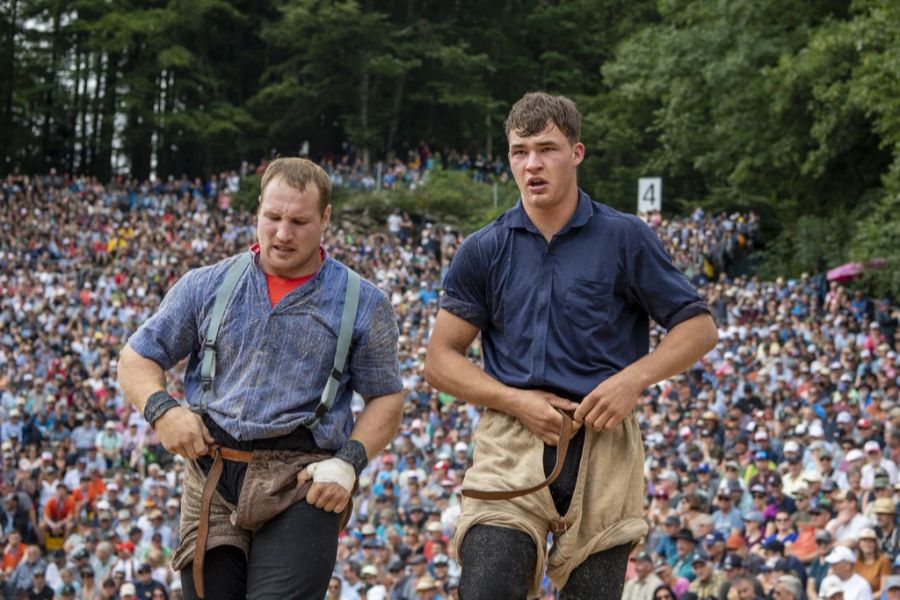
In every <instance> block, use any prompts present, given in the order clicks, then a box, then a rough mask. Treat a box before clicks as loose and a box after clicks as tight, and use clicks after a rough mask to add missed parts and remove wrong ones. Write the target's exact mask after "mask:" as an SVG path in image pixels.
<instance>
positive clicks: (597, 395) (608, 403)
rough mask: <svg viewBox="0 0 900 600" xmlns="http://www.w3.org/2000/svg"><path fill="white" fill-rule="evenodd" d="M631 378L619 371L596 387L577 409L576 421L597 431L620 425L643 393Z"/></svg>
mask: <svg viewBox="0 0 900 600" xmlns="http://www.w3.org/2000/svg"><path fill="white" fill-rule="evenodd" d="M629 379H630V378H628V377H623V376H622V373H618V374H616V375H613V376H612V377H610V378H609V379H607V380H605V381H604V382H603V383H601V384H600V385H598V386H597V387H595V388H594V389H593V390H592V391H591V393H589V394H588V395H587V396H585V397H584V399H583V400H582V401H581V404H579V405H578V408H577V409H575V421H576V422H578V423H584V424H585V425H586V426H588V427H592V428H593V429H594V430H595V431H603V430H604V429H607V430H608V429H612V428H613V427H615V426H616V425H618V424H619V423H620V422H621V421H622V419H624V418H625V417H626V416H628V413H630V412H631V411H632V409H633V408H634V405H635V404H637V401H638V398H639V397H640V394H641V390H640V389H637V387H636V386H635V384H634V382H633V381H629Z"/></svg>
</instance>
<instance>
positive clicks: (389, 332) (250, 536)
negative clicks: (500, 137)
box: [119, 158, 402, 600]
mask: <svg viewBox="0 0 900 600" xmlns="http://www.w3.org/2000/svg"><path fill="white" fill-rule="evenodd" d="M330 194H331V182H330V180H329V178H328V176H327V174H326V173H325V172H324V171H323V170H322V169H321V168H319V167H318V166H316V165H314V164H313V163H311V162H309V161H307V160H305V159H297V158H291V159H278V160H276V161H274V162H272V163H271V164H270V165H269V167H268V168H267V170H266V172H265V174H264V175H263V178H262V182H261V191H260V206H259V213H258V225H257V233H258V238H259V243H258V244H256V245H255V246H254V247H253V248H252V249H251V252H253V260H252V262H251V263H250V266H249V267H247V269H246V270H245V271H244V272H243V274H242V275H241V276H240V278H239V279H238V281H237V284H236V285H235V287H234V291H233V292H232V294H231V297H230V301H229V303H228V305H227V309H226V312H225V315H224V319H223V320H222V323H221V327H220V329H219V335H218V339H217V341H216V344H215V347H216V370H215V377H214V379H213V381H212V384H211V386H210V387H209V389H208V391H206V392H205V391H204V389H203V386H202V385H201V362H202V359H203V342H204V338H205V336H206V333H207V329H208V328H209V324H210V320H211V312H212V309H213V305H214V303H215V299H216V292H217V290H218V289H219V287H220V286H221V285H222V282H223V280H224V279H225V276H226V273H227V272H228V270H229V267H230V266H231V265H232V264H233V263H234V262H235V261H236V260H238V257H231V258H229V259H226V260H224V261H222V262H220V263H217V264H214V265H211V266H208V267H203V268H200V269H195V270H192V271H190V272H188V273H187V274H186V275H185V276H184V277H182V279H181V280H180V281H178V283H176V284H175V285H174V286H173V287H172V289H171V290H170V291H169V293H168V294H167V295H166V298H165V299H164V300H163V302H162V304H161V305H160V308H159V310H158V311H157V313H156V314H155V315H154V316H153V317H152V318H150V319H149V320H148V321H147V322H146V323H144V324H143V325H142V326H141V328H140V329H139V330H138V331H137V332H136V333H135V334H134V335H133V336H131V338H130V339H129V340H128V344H127V345H126V347H125V348H124V349H123V351H122V353H121V357H120V362H119V380H120V383H121V385H122V389H123V390H124V392H125V395H126V397H127V398H128V400H129V401H130V402H131V403H132V404H134V405H135V406H136V407H137V408H138V409H139V410H141V411H142V413H143V414H144V417H145V418H146V419H147V420H148V422H150V424H151V425H152V426H153V427H154V429H155V430H156V431H157V433H158V434H159V437H160V440H161V442H162V443H163V445H164V446H165V447H166V448H167V449H168V450H170V451H172V452H176V453H178V454H180V455H182V456H184V457H185V458H189V459H195V460H194V461H193V462H190V461H189V467H190V468H189V469H188V470H187V475H186V480H185V486H184V487H185V494H184V497H183V499H182V501H183V507H182V523H181V537H182V544H181V546H180V547H179V548H178V550H177V551H176V553H175V555H174V556H173V567H174V568H176V569H180V570H181V571H182V581H183V584H184V589H185V597H186V598H199V597H206V598H215V599H217V600H218V599H220V598H244V597H256V596H258V595H266V597H269V596H270V595H273V596H272V597H284V598H288V597H290V598H300V597H302V598H314V597H319V598H321V597H323V596H324V595H325V591H326V589H327V585H328V580H329V576H330V574H331V571H332V569H333V567H334V561H335V557H336V551H337V533H338V530H339V529H340V523H341V520H340V517H341V516H342V515H346V513H347V511H348V510H349V507H348V501H349V498H350V494H351V491H352V489H353V486H354V483H355V479H356V476H358V474H359V472H360V471H361V470H362V469H363V468H364V467H365V465H366V462H367V461H368V458H369V457H371V456H373V455H375V454H376V453H377V452H379V451H381V450H382V449H383V448H384V447H385V446H386V445H387V444H388V443H389V442H390V441H391V440H392V439H393V437H394V436H395V434H396V431H397V428H398V427H399V422H400V417H401V408H402V396H401V394H400V391H401V389H402V384H401V380H400V373H399V361H398V359H397V338H398V328H397V323H396V319H395V317H394V314H393V310H392V307H391V304H390V302H389V300H388V299H387V297H386V296H385V295H384V294H383V293H382V292H381V291H380V290H378V289H377V288H375V286H373V285H372V284H371V283H369V282H367V281H362V282H361V286H360V294H359V308H358V310H357V313H356V318H355V321H354V323H353V328H352V336H351V338H350V339H351V343H350V350H349V353H348V355H347V363H346V367H345V368H344V369H343V371H342V372H341V373H340V378H339V387H338V391H337V394H336V397H335V401H334V403H333V405H332V407H331V408H330V410H328V411H327V412H325V413H324V415H322V416H321V418H320V419H318V420H317V421H315V422H314V423H313V421H314V418H313V417H314V414H315V411H316V408H317V407H318V406H319V403H320V398H321V396H322V390H323V388H324V387H325V384H326V381H327V380H328V378H329V376H330V375H331V374H332V370H333V367H334V359H335V350H336V347H337V342H338V333H339V330H340V327H341V317H342V309H343V304H344V298H345V292H346V288H347V281H348V271H347V269H346V268H345V267H344V266H343V265H341V264H340V263H339V262H338V261H336V260H334V259H332V258H330V257H329V256H327V254H326V253H325V251H324V249H323V248H321V246H320V241H321V235H322V233H323V232H324V231H325V228H326V227H327V226H328V222H329V218H330V215H331V206H330ZM185 358H187V359H188V364H187V369H186V372H185V381H184V388H185V400H186V402H187V405H188V406H187V407H185V406H182V405H179V403H178V402H176V401H175V400H174V399H172V397H171V396H170V395H169V394H168V393H167V392H166V390H165V375H164V373H165V371H166V370H168V369H170V368H172V367H173V366H175V365H176V364H177V363H178V362H179V361H181V360H183V359H185ZM353 392H356V393H358V394H360V395H361V396H363V398H365V400H366V408H365V409H364V410H363V412H362V413H361V414H360V415H359V418H358V419H357V420H356V422H354V420H353V417H352V413H351V410H350V402H351V398H352V395H353ZM201 398H202V401H201ZM204 408H205V410H204ZM212 445H217V446H221V447H225V448H230V449H234V450H240V451H252V452H253V453H254V456H255V457H258V456H260V455H261V452H270V453H271V452H274V453H276V454H274V455H271V456H276V455H277V458H276V460H274V462H272V461H270V462H269V463H267V465H268V466H271V465H272V464H275V467H273V468H280V467H278V464H281V462H284V461H283V460H282V458H281V457H283V456H290V457H297V456H299V457H300V458H299V460H300V463H299V464H301V465H303V466H301V467H300V471H299V474H297V475H296V478H297V486H290V485H289V486H287V487H288V492H291V493H293V492H292V490H293V489H294V488H298V489H300V490H301V491H300V492H298V494H299V495H301V496H302V495H303V494H304V493H305V499H301V500H299V501H296V502H294V503H292V504H291V505H290V506H289V507H288V508H287V509H285V510H283V511H282V512H280V513H279V514H277V515H275V516H274V517H272V518H271V519H269V520H267V521H266V522H265V523H264V524H262V525H261V527H259V528H258V529H256V528H250V530H248V529H241V528H240V527H238V526H236V525H235V524H234V521H235V517H234V516H233V515H237V514H238V513H242V511H243V513H247V514H251V513H252V512H253V510H254V509H255V507H254V506H247V504H246V503H245V502H244V499H245V498H248V497H255V496H253V495H252V494H253V493H254V489H248V488H253V487H254V486H257V487H265V485H263V484H266V485H268V484H270V483H271V480H270V479H264V480H262V481H261V480H259V478H258V477H255V476H254V475H251V472H253V473H257V472H258V471H254V469H255V468H256V467H254V463H253V462H251V463H250V464H249V466H248V464H246V463H244V462H237V461H231V460H225V461H224V466H223V467H222V469H223V470H222V474H221V479H220V480H219V484H218V486H217V487H216V492H218V493H216V494H213V499H212V501H211V504H210V507H209V509H208V514H209V517H208V520H209V529H208V539H207V541H206V544H205V549H206V552H205V554H204V553H203V552H200V553H199V554H197V555H194V554H193V553H194V551H195V547H196V546H198V545H201V544H200V543H196V544H195V542H196V541H197V539H198V534H197V530H198V525H197V521H199V520H200V517H198V516H197V514H199V509H198V507H199V506H200V502H201V500H200V494H199V490H200V488H201V487H202V486H203V481H204V480H205V479H206V474H207V473H209V472H210V469H211V468H213V461H212V460H211V459H210V457H209V456H206V455H207V453H208V452H209V450H210V447H211V446H212ZM285 452H287V453H289V454H287V455H286V454H284V453H285ZM278 453H281V454H278ZM332 455H333V456H332ZM266 456H270V455H266ZM311 457H312V458H311ZM226 458H227V456H226ZM252 460H256V458H254V459H252ZM267 460H268V459H267ZM290 460H293V459H288V462H290ZM279 461H281V462H279ZM294 464H298V463H297V462H296V461H295V463H294ZM313 465H314V466H315V469H314V468H313ZM264 466H265V465H264ZM268 466H266V468H268ZM304 466H305V467H306V468H304ZM265 472H266V473H268V474H269V475H267V476H266V477H269V476H270V475H271V473H274V472H275V471H265ZM288 476H289V477H294V476H295V475H292V474H291V473H288ZM310 480H311V485H310ZM306 488H308V491H305V492H303V491H302V490H305V489H306ZM293 498H296V495H295V496H292V499H293ZM239 500H240V501H239ZM292 502H293V500H292ZM243 513H242V514H243ZM266 514H267V515H268V513H266ZM251 516H252V515H251ZM238 520H240V518H239V517H238ZM205 535H206V534H204V537H205ZM201 539H202V538H201ZM192 558H194V561H193V562H195V563H197V564H198V565H200V568H199V573H198V575H200V577H199V585H196V584H197V583H198V581H195V579H197V578H196V577H195V576H194V575H193V574H192V569H191V562H192ZM194 566H195V567H196V565H194ZM288 574H290V576H289V577H288V576H287V575H288ZM204 588H205V590H204Z"/></svg>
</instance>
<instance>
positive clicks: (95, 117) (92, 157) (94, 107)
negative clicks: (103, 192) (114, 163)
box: [88, 53, 109, 175]
mask: <svg viewBox="0 0 900 600" xmlns="http://www.w3.org/2000/svg"><path fill="white" fill-rule="evenodd" d="M96 56H97V58H96V60H95V62H94V73H95V74H96V77H97V82H96V85H95V86H94V97H93V99H92V101H91V146H90V148H89V151H88V164H89V165H90V172H91V174H93V175H99V173H98V172H97V169H98V164H99V157H98V152H99V151H100V128H101V123H100V121H101V118H102V117H101V114H100V110H101V107H102V106H103V96H102V92H101V90H104V89H105V85H106V68H105V67H106V65H107V64H108V62H109V57H108V56H105V55H104V54H100V53H98V54H97V55H96Z"/></svg>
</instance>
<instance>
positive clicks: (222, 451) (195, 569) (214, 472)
mask: <svg viewBox="0 0 900 600" xmlns="http://www.w3.org/2000/svg"><path fill="white" fill-rule="evenodd" d="M207 455H208V456H211V457H213V464H212V467H211V468H210V469H209V473H208V474H207V475H206V483H204V484H203V494H202V495H201V496H200V522H199V523H198V525H197V541H196V544H195V546H194V564H193V565H192V567H191V569H192V573H193V575H194V590H195V591H196V592H197V596H198V597H200V598H204V597H205V592H206V591H205V588H204V585H203V560H204V558H205V557H206V540H207V539H208V538H209V505H210V503H211V502H212V496H213V493H214V492H215V491H216V486H217V485H219V479H220V478H221V477H222V468H223V466H224V464H223V463H222V460H223V459H224V460H231V461H235V462H246V463H248V462H250V458H251V457H252V456H253V453H252V452H245V451H243V450H233V449H231V448H223V447H222V446H215V445H214V446H210V447H209V451H208V452H207Z"/></svg>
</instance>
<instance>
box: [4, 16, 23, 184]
mask: <svg viewBox="0 0 900 600" xmlns="http://www.w3.org/2000/svg"><path fill="white" fill-rule="evenodd" d="M9 12H10V19H9V38H7V40H6V44H7V55H8V56H9V80H8V81H7V82H6V85H7V87H6V94H5V96H6V97H5V98H4V99H3V121H2V124H3V127H2V130H3V131H4V132H5V133H4V137H6V139H7V150H6V152H4V153H3V154H5V155H6V156H0V160H3V161H5V160H6V157H7V156H9V157H10V158H11V157H12V156H14V155H15V154H16V153H17V151H18V145H17V144H16V136H15V133H14V128H13V111H12V107H13V96H14V91H15V89H16V22H17V21H18V19H19V2H18V0H12V3H11V5H10V11H9ZM7 167H8V168H14V167H15V164H10V165H0V171H5V170H6V168H7Z"/></svg>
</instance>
